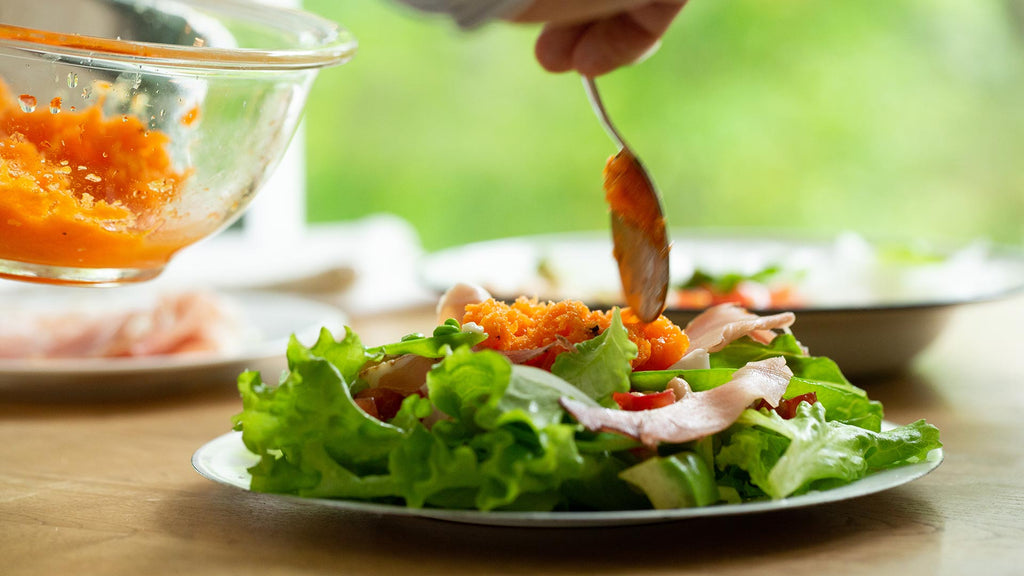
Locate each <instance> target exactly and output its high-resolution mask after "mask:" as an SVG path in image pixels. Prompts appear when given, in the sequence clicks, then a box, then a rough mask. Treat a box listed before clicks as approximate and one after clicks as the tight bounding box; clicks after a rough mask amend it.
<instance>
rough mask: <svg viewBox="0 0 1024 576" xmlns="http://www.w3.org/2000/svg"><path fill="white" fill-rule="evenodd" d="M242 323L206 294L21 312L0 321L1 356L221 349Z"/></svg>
mask: <svg viewBox="0 0 1024 576" xmlns="http://www.w3.org/2000/svg"><path fill="white" fill-rule="evenodd" d="M241 332H242V330H241V325H240V322H239V319H238V318H237V317H236V315H235V313H234V312H233V311H232V310H231V309H230V306H228V305H227V304H226V303H225V302H224V301H223V300H222V299H220V298H218V297H217V296H216V295H214V294H210V293H206V292H185V293H181V294H174V295H164V296H161V297H160V298H159V300H157V302H156V303H155V304H153V305H152V306H151V307H148V308H140V309H131V310H119V311H112V312H105V313H100V312H93V313H89V314H87V313H84V312H65V313H49V314H38V315H30V314H26V315H20V316H19V317H17V318H16V319H12V318H8V321H7V322H4V323H3V324H2V325H0V358H110V357H126V356H155V355H165V354H182V353H187V352H223V351H227V350H230V349H232V348H236V347H238V346H239V345H240V340H241V337H242V335H241Z"/></svg>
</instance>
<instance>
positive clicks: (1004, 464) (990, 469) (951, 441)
mask: <svg viewBox="0 0 1024 576" xmlns="http://www.w3.org/2000/svg"><path fill="white" fill-rule="evenodd" d="M425 322H428V319H427V316H426V315H425V314H424V313H422V312H408V313H405V314H399V315H394V316H391V317H379V318H356V319H354V320H353V325H354V326H355V327H356V328H357V329H358V330H360V332H361V333H362V334H364V336H367V335H368V337H366V338H364V340H365V341H368V342H369V343H380V342H382V341H384V339H389V338H391V337H393V336H397V335H400V334H402V333H404V332H407V331H409V330H408V328H409V327H410V326H412V325H413V324H417V326H416V328H418V329H421V330H422V329H423V328H422V327H420V326H422V325H423V324H424V323H425ZM879 337H880V338H884V337H885V335H884V334H883V335H879ZM375 339H376V340H375ZM1022 339H1024V299H1022V298H1017V299H1014V300H1010V301H1003V302H999V303H987V304H977V305H972V306H968V307H964V308H962V309H960V310H959V311H957V313H956V314H955V315H954V318H953V323H952V326H951V327H950V329H949V330H947V331H946V332H945V333H944V335H943V336H942V337H941V338H940V339H939V341H937V342H936V343H935V344H934V345H933V346H932V347H931V348H930V349H929V350H928V351H927V352H926V353H925V354H924V355H923V356H921V357H920V358H919V359H918V361H917V362H916V363H915V364H914V367H913V369H912V370H911V372H910V373H909V374H907V375H904V376H901V377H894V378H889V379H884V380H876V381H871V382H857V383H858V384H861V385H862V386H863V387H865V388H867V390H868V391H869V393H870V394H871V395H872V396H873V397H874V398H876V399H878V400H881V401H882V402H884V404H885V406H886V416H887V418H888V419H890V420H892V421H896V422H909V421H912V420H915V419H917V418H921V417H924V418H927V419H928V420H929V421H931V422H932V423H934V424H936V425H937V426H939V428H940V429H941V430H942V439H943V442H944V443H945V454H946V459H945V462H944V463H943V464H942V465H941V466H940V467H939V468H938V470H936V471H935V472H933V473H931V474H930V475H928V476H926V477H924V478H922V479H920V480H918V481H915V482H912V483H910V484H908V485H905V486H901V487H898V488H895V489H892V490H889V491H887V492H883V493H880V494H875V495H870V496H864V497H861V498H857V499H854V500H849V501H844V502H839V503H834V504H828V505H822V506H817V507H811V508H804V509H797V510H787V511H780V512H772V513H765V514H758V515H752V516H740V517H732V518H730V517H722V518H710V519H695V520H687V521H677V522H670V523H663V524H654V525H646V526H638V527H628V528H621V527H620V528H582V529H521V528H488V527H478V526H466V525H460V524H451V523H446V522H440V521H433V520H422V519H408V518H404V519H402V518H389V517H381V516H375V515H366V514H357V513H351V512H345V511H340V510H333V509H324V508H321V507H317V506H312V505H309V504H304V503H295V502H292V501H286V500H283V499H281V498H277V497H274V496H270V495H262V494H253V493H248V492H245V491H242V490H238V489H233V488H229V487H225V486H221V485H218V484H215V483H213V482H210V481H208V480H206V479H204V478H202V477H200V476H199V475H198V474H197V473H196V472H195V471H194V470H193V469H192V466H191V464H190V457H191V456H192V453H193V452H194V451H195V450H196V449H197V448H198V447H200V446H201V445H203V444H204V443H205V442H207V441H208V440H210V439H212V438H214V437H216V436H219V435H221V434H223V433H225V432H227V431H228V430H229V428H230V423H229V420H230V417H231V415H232V414H234V413H235V412H237V411H238V410H239V408H240V402H239V400H238V398H237V394H236V393H235V391H234V388H233V383H231V382H225V383H224V384H223V385H212V386H210V387H209V388H208V389H206V390H200V391H195V390H193V391H189V392H181V393H177V394H175V393H173V392H171V393H169V394H168V395H166V396H164V397H159V398H149V399H140V400H131V401H116V400H109V399H108V400H106V401H102V402H97V401H94V402H53V401H48V402H41V401H38V400H36V401H26V400H25V399H19V400H12V399H10V398H8V397H0V438H2V439H3V441H2V444H0V574H6V575H16V574H33V575H36V574H39V575H51V574H53V575H55V574H75V575H87V574H103V575H111V574H125V575H128V574H130V575H132V576H139V575H149V574H296V573H303V574H305V573H309V574H416V575H417V576H419V575H423V574H446V575H454V574H576V573H590V574H595V573H620V574H621V573H629V574H675V573H687V572H697V573H711V572H714V573H715V574H743V575H749V574H752V573H753V574H759V575H772V574H785V575H787V576H794V575H797V574H823V573H829V574H851V573H864V574H868V573H870V574H900V575H901V576H910V575H913V574H979V575H991V574H1022V573H1024V417H1022V416H1024V345H1022Z"/></svg>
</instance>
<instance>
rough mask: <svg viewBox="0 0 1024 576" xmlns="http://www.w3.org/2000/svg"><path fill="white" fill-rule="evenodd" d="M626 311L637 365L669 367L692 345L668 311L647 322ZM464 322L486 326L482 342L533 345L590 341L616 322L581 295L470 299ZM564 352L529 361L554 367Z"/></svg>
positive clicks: (506, 346)
mask: <svg viewBox="0 0 1024 576" xmlns="http://www.w3.org/2000/svg"><path fill="white" fill-rule="evenodd" d="M621 316H622V323H623V325H624V326H625V328H626V330H627V332H628V333H629V339H630V341H632V342H633V343H634V344H636V347H637V350H638V355H637V357H636V358H634V359H633V361H632V367H633V369H634V370H664V369H665V368H668V367H669V366H671V365H672V364H673V363H675V362H676V361H677V360H679V359H680V358H682V357H683V354H684V353H685V352H686V350H687V348H689V345H690V340H689V338H687V336H686V334H684V333H683V330H682V329H681V328H680V327H679V326H676V325H675V324H673V323H672V321H671V320H669V319H668V318H666V317H664V316H659V317H658V318H657V319H656V320H655V321H654V322H650V323H646V324H645V323H643V322H641V321H640V320H639V318H637V316H636V314H634V313H633V311H632V310H630V309H629V308H623V309H622V311H621ZM462 322H463V323H466V322H474V323H476V324H478V325H480V326H482V327H483V329H484V332H486V333H487V334H488V337H487V340H485V341H484V342H482V343H481V346H483V347H485V348H490V349H492V350H504V351H512V350H531V349H535V348H542V347H545V346H547V345H549V344H552V343H554V342H556V341H557V340H558V339H560V338H564V339H565V340H567V341H569V342H571V343H573V344H577V343H580V342H583V341H585V340H589V339H591V338H593V337H595V336H597V335H598V334H600V333H601V332H603V331H604V330H606V329H607V328H608V327H609V326H611V322H612V313H611V312H610V311H609V312H603V311H600V310H590V309H589V308H587V306H586V305H585V304H583V303H582V302H579V301H577V300H564V301H561V302H540V301H538V300H537V299H536V298H526V297H522V296H521V297H519V298H518V299H516V301H515V302H513V303H512V304H506V303H504V302H501V301H499V300H495V299H493V298H491V299H489V300H485V301H484V302H481V303H479V304H469V305H467V306H466V313H465V315H464V316H463V318H462ZM562 351H563V350H562V349H558V348H557V347H554V348H552V349H550V350H548V351H546V352H544V353H543V354H541V355H540V356H538V357H537V358H534V359H532V360H530V361H529V362H527V363H528V364H531V365H533V366H537V367H540V368H545V369H550V368H551V365H552V364H553V363H554V361H555V357H556V356H557V355H558V354H559V353H560V352H562Z"/></svg>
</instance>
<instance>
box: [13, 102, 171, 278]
mask: <svg viewBox="0 0 1024 576" xmlns="http://www.w3.org/2000/svg"><path fill="white" fill-rule="evenodd" d="M33 100H34V98H33ZM24 101H25V96H24V95H23V96H21V97H20V98H15V97H12V95H11V94H10V93H9V91H8V90H7V88H6V86H4V85H3V84H2V83H0V191H2V194H0V258H4V259H8V260H17V261H23V262H32V263H36V264H43V265H51V266H67V267H82V268H105V267H110V268H157V267H161V266H163V265H164V264H165V263H166V262H167V261H168V260H169V259H170V257H171V255H172V254H173V253H174V252H176V251H177V250H179V249H180V248H182V247H183V246H184V245H186V244H188V243H189V242H191V239H188V238H176V239H174V240H155V239H153V238H152V237H151V231H152V230H153V229H155V228H156V227H158V226H159V224H160V222H161V221H162V218H163V217H164V216H165V215H166V211H167V209H168V207H169V206H170V205H171V204H172V203H173V201H174V200H175V199H176V198H177V197H178V194H179V190H180V187H181V184H182V182H183V181H184V180H185V179H186V177H187V173H182V172H177V171H175V170H174V168H173V166H172V164H171V159H170V156H169V155H168V153H167V151H166V150H165V146H166V145H167V144H168V142H169V140H170V139H169V138H168V136H167V135H165V134H163V133H162V132H158V131H155V130H149V129H147V127H146V126H145V125H144V124H143V123H142V122H141V121H140V120H139V119H137V118H135V117H133V116H122V117H118V118H110V119H108V118H104V117H103V114H102V112H101V110H100V105H94V106H90V107H88V108H86V109H84V110H81V111H75V109H74V108H72V111H61V110H60V100H59V99H58V98H55V99H54V100H53V101H51V103H50V104H51V109H49V110H47V109H45V108H44V109H35V108H33V107H28V106H24V105H23V104H24Z"/></svg>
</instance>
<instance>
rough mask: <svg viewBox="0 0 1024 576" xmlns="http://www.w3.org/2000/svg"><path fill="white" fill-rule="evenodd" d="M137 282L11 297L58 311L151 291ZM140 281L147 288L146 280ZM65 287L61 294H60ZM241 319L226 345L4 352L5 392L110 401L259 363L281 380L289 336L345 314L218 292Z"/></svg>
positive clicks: (336, 326) (212, 385)
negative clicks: (47, 354)
mask: <svg viewBox="0 0 1024 576" xmlns="http://www.w3.org/2000/svg"><path fill="white" fill-rule="evenodd" d="M132 288H133V287H124V288H118V289H117V290H113V291H111V290H103V291H96V290H91V289H90V290H81V289H78V290H74V289H72V291H71V292H68V291H67V290H68V289H66V288H65V289H59V288H51V287H42V286H41V287H33V288H31V289H28V290H26V291H25V292H24V293H22V294H21V296H20V298H19V299H17V300H12V298H11V295H5V298H6V303H7V304H8V305H10V303H11V302H12V301H15V302H17V305H18V307H19V309H20V310H21V311H22V312H24V311H25V310H26V309H28V310H39V311H40V313H44V312H45V313H48V314H50V313H53V312H55V311H60V310H64V311H67V312H69V313H73V312H75V311H77V310H83V309H85V310H89V311H94V310H95V309H96V307H97V306H98V305H101V304H103V305H109V303H110V302H112V301H114V300H120V301H121V305H122V306H125V307H127V306H130V305H132V304H134V303H137V302H143V301H144V300H145V299H146V296H145V295H144V292H133V291H132V290H131V289H132ZM138 288H142V287H141V286H140V287H138ZM58 295H61V296H58ZM220 296H222V297H223V299H224V300H225V302H226V303H227V304H228V305H230V306H231V307H233V308H234V311H235V313H236V314H237V316H238V318H239V319H240V322H241V329H240V331H239V332H238V341H237V342H234V343H232V345H231V346H228V347H226V348H225V349H224V350H222V351H217V352H195V353H181V354H163V355H152V356H134V357H117V358H66V357H61V358H0V396H2V397H4V398H6V399H25V400H51V401H52V400H59V401H96V400H100V401H105V400H124V399H134V398H142V397H154V396H166V395H171V394H177V393H182V392H186V391H194V390H201V389H222V390H228V389H232V388H233V387H234V386H235V382H236V380H237V378H238V375H239V374H240V373H241V372H243V371H245V370H261V371H263V372H264V376H265V377H266V379H267V380H268V381H276V378H277V374H278V373H279V372H280V371H281V370H283V369H284V368H285V366H286V364H285V359H284V354H285V350H286V347H287V344H288V338H289V337H290V336H291V335H292V334H295V335H296V337H297V338H299V340H301V341H302V342H303V343H304V344H307V345H308V344H312V343H313V342H315V341H316V338H317V334H318V333H319V330H320V328H321V327H322V326H326V327H327V328H329V329H331V330H332V331H333V332H334V333H335V334H337V333H338V332H339V331H341V330H342V329H343V328H344V324H345V318H344V316H343V315H342V313H341V312H340V311H339V310H338V309H337V308H334V307H332V306H329V305H326V304H322V303H319V302H315V301H311V300H308V299H305V298H299V297H295V296H291V295H287V294H280V293H271V292H256V291H225V292H223V293H220Z"/></svg>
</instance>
